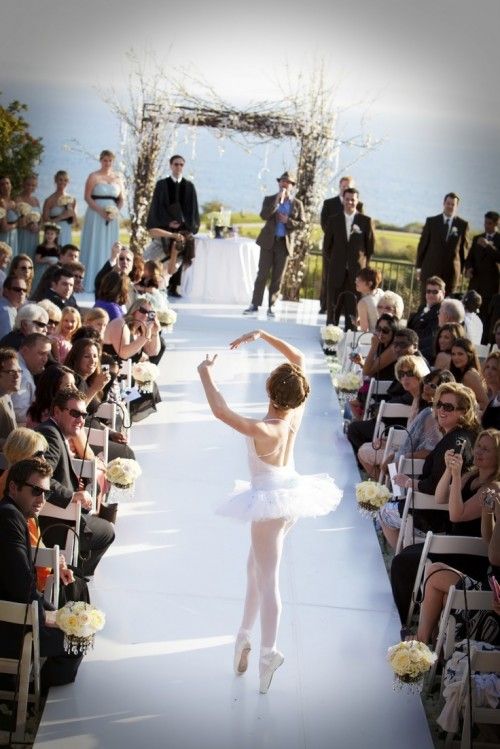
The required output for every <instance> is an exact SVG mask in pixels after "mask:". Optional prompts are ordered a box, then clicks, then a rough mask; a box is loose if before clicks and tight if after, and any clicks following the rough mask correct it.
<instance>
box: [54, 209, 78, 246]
mask: <svg viewBox="0 0 500 749" xmlns="http://www.w3.org/2000/svg"><path fill="white" fill-rule="evenodd" d="M65 210H66V207H65V206H63V205H53V206H52V208H51V209H50V211H49V216H50V220H51V221H54V223H56V224H57V225H58V227H59V229H60V231H59V239H58V242H59V244H60V246H61V247H64V245H65V244H73V240H72V238H71V227H72V224H68V222H67V221H57V217H58V216H60V215H61V213H64V211H65Z"/></svg>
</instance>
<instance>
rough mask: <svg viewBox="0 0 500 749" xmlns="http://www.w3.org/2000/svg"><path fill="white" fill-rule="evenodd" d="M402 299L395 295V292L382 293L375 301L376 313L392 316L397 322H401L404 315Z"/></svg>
mask: <svg viewBox="0 0 500 749" xmlns="http://www.w3.org/2000/svg"><path fill="white" fill-rule="evenodd" d="M404 308H405V305H404V302H403V298H402V297H401V296H400V295H399V294H396V292H395V291H384V293H383V294H382V296H381V297H380V298H379V299H378V301H377V313H378V315H379V317H380V315H384V314H386V315H392V316H393V317H395V318H396V319H397V320H401V319H402V318H403V314H404Z"/></svg>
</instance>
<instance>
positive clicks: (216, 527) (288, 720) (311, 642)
mask: <svg viewBox="0 0 500 749" xmlns="http://www.w3.org/2000/svg"><path fill="white" fill-rule="evenodd" d="M177 309H178V311H179V319H178V323H177V325H176V327H175V330H174V332H173V333H172V334H171V335H169V336H168V351H167V353H166V355H165V356H164V359H163V362H162V365H161V380H160V383H159V384H160V389H161V393H162V396H163V402H162V404H160V406H159V409H158V413H157V414H154V415H153V416H152V417H150V418H148V419H147V420H146V421H145V422H142V423H140V424H136V425H134V427H133V435H132V446H133V447H134V449H135V450H136V452H137V457H138V460H139V461H140V463H141V466H142V471H143V475H142V477H141V478H140V479H139V481H138V482H137V486H136V495H135V499H134V500H132V501H128V502H127V503H126V504H125V503H123V504H122V505H121V506H120V510H119V518H118V522H117V526H116V531H117V539H116V542H115V544H114V548H112V549H111V550H110V551H109V552H108V554H107V555H106V557H105V558H104V559H103V560H102V562H101V564H100V566H99V568H98V570H97V572H96V575H95V579H94V581H93V583H92V588H91V595H92V599H93V603H94V604H95V605H97V606H99V607H101V608H102V609H103V610H104V611H105V612H106V616H107V623H106V627H105V629H104V630H103V631H102V633H100V634H99V635H98V636H97V638H96V644H95V649H94V651H92V652H91V654H90V655H88V656H87V657H86V658H85V660H84V662H83V664H82V666H81V668H80V672H79V675H78V679H77V681H76V683H75V684H73V685H70V686H67V687H59V688H57V689H52V690H51V692H50V694H49V698H48V702H47V705H46V709H45V712H44V715H43V720H42V723H41V726H40V730H39V733H38V737H37V741H36V744H35V746H36V747H51V748H53V749H56V748H57V749H59V748H60V749H63V748H64V749H67V748H68V747H71V749H95V747H100V748H102V749H114V748H115V747H116V748H117V749H118V748H120V749H126V748H127V747H131V748H133V749H137V748H138V747H144V749H146V748H147V749H156V748H158V749H159V748H160V747H168V749H267V748H269V749H331V748H332V747H338V749H350V748H352V749H364V747H370V749H379V748H380V749H387V747H405V748H408V749H412V748H413V747H415V749H417V747H418V749H425V748H426V747H432V741H431V738H430V734H429V730H428V726H427V722H426V719H425V715H424V711H423V708H422V706H421V703H420V700H419V698H418V697H415V696H407V695H402V694H399V693H395V692H394V691H393V689H392V673H391V670H390V668H389V666H388V664H387V662H386V660H385V656H386V650H387V647H388V646H389V645H391V644H393V643H395V642H397V641H398V639H399V624H398V618H397V615H396V612H395V610H394V607H393V603H392V596H391V591H390V586H389V582H388V579H387V575H386V572H385V569H384V565H383V561H382V557H381V554H380V550H379V546H378V542H377V538H376V535H375V532H374V530H373V526H372V523H371V522H370V521H367V520H365V519H363V518H362V517H361V516H360V515H359V514H358V512H357V510H356V508H355V501H354V491H353V486H354V484H355V482H356V481H357V480H358V479H359V474H358V471H357V468H356V464H355V460H354V457H353V454H352V451H351V449H350V447H349V445H348V444H347V442H346V439H345V437H344V436H343V434H342V432H341V425H340V417H339V411H338V404H337V400H336V396H335V392H334V391H333V388H332V386H331V383H330V377H329V374H328V372H327V370H326V367H325V364H324V359H323V355H322V352H321V348H320V346H319V342H318V327H317V325H311V324H307V315H306V316H304V307H302V306H301V305H299V312H297V309H296V308H295V307H293V306H292V307H291V308H289V310H288V312H287V314H286V315H285V314H284V315H283V316H282V320H276V321H272V322H267V320H265V318H262V317H261V319H260V320H259V321H258V323H256V321H252V320H250V319H245V318H242V316H241V308H230V307H227V308H221V307H218V308H217V307H209V306H205V307H201V306H195V305H189V304H182V303H181V304H179V305H178V306H177ZM295 320H299V321H302V323H303V324H295V322H294V321H295ZM257 325H258V326H260V327H267V329H269V330H270V331H271V332H275V333H276V334H277V335H279V336H283V337H286V338H288V339H289V340H291V341H293V342H294V343H295V344H296V345H298V346H299V347H301V348H302V349H303V350H304V351H305V352H306V353H307V356H308V362H309V375H310V379H311V385H312V394H311V396H310V399H309V403H308V408H307V410H306V417H305V419H304V423H303V427H302V431H301V434H300V436H299V439H298V441H297V446H296V456H295V457H296V464H297V468H298V470H299V471H301V472H303V473H314V472H321V471H327V472H329V473H330V474H332V475H333V476H334V477H335V478H336V480H337V482H338V484H339V485H340V486H341V487H342V488H343V489H344V491H345V494H344V498H343V501H342V504H341V505H340V508H339V509H338V510H337V512H335V513H333V514H331V515H329V516H327V517H323V518H319V519H316V520H314V519H309V520H302V521H300V522H299V523H298V524H297V525H296V526H295V528H294V529H293V531H292V533H291V534H290V536H289V537H288V538H287V542H286V549H285V553H284V558H283V564H282V571H281V590H282V597H283V615H282V621H281V628H280V634H279V640H278V645H279V647H280V649H281V650H282V651H283V652H284V654H285V663H284V664H283V666H282V667H281V668H280V669H279V670H278V671H277V672H276V674H275V677H274V680H273V683H272V685H271V689H270V691H269V693H268V694H267V695H259V693H258V670H257V661H258V650H259V638H258V632H257V631H256V632H255V638H254V650H253V651H252V654H251V662H250V667H249V670H248V672H247V673H246V675H245V676H243V677H236V676H234V675H233V672H232V654H233V640H234V635H235V633H236V630H237V628H238V625H239V620H240V615H241V608H242V602H243V596H244V582H245V563H246V557H247V549H248V535H249V531H248V528H247V527H246V526H244V525H239V524H234V523H233V522H232V521H230V520H228V519H225V518H221V517H219V516H216V515H214V508H215V507H216V506H217V504H218V503H219V502H220V501H221V499H223V498H225V496H226V495H227V494H228V492H230V491H231V489H232V487H233V480H234V479H238V478H240V479H246V478H247V468H246V456H245V444H244V438H243V437H240V436H238V435H237V434H236V433H234V432H232V431H231V430H230V429H229V428H228V427H226V426H224V425H223V424H221V423H219V422H216V421H215V419H214V418H213V417H212V416H211V414H210V412H209V409H208V407H207V405H206V401H205V399H204V395H203V392H202V388H201V385H200V383H199V379H198V376H197V372H196V366H197V364H198V363H199V362H200V361H201V359H202V358H204V356H205V354H206V353H214V352H217V353H218V354H219V357H218V360H217V365H216V377H217V381H218V383H219V384H220V387H221V390H222V392H223V394H224V395H225V397H226V399H227V400H228V402H229V403H230V405H231V406H232V407H234V408H235V409H236V410H239V411H242V412H243V413H246V414H248V415H263V414H264V413H265V408H266V398H265V387H264V385H265V379H266V375H267V373H268V372H269V370H270V369H271V368H272V367H273V366H275V365H276V364H277V363H278V362H279V361H280V358H279V356H278V355H277V354H276V353H275V352H273V351H272V350H271V349H270V348H269V347H266V345H265V344H263V343H262V342H258V343H257V344H254V345H252V346H248V347H245V348H244V349H241V350H238V351H235V352H231V351H229V349H228V345H227V344H228V342H229V341H230V340H232V339H233V338H235V337H237V335H239V334H240V333H241V332H245V331H248V330H250V329H252V328H253V327H256V326H257Z"/></svg>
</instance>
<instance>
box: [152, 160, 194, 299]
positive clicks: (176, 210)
mask: <svg viewBox="0 0 500 749" xmlns="http://www.w3.org/2000/svg"><path fill="white" fill-rule="evenodd" d="M169 163H170V169H171V176H170V177H167V178H166V179H160V180H159V181H158V182H157V183H156V186H155V190H154V193H153V200H152V201H151V206H150V209H149V214H148V219H147V222H146V227H147V228H148V229H149V233H150V235H151V236H152V237H153V238H154V239H160V240H161V242H162V244H163V245H164V247H165V251H166V252H165V254H166V255H167V257H168V256H169V252H170V245H171V243H172V236H173V235H176V234H179V233H180V234H182V235H183V236H184V237H185V238H184V242H183V245H179V246H181V248H182V252H181V253H180V254H181V256H182V264H181V266H180V267H179V269H178V270H177V271H176V272H175V273H174V274H173V275H172V276H171V277H170V280H169V283H168V293H169V295H170V296H173V297H179V296H180V294H179V293H178V291H177V287H178V286H179V284H180V282H181V274H182V266H183V265H184V266H186V267H188V266H189V265H191V263H192V261H193V258H194V239H193V235H194V234H197V233H198V229H199V228H200V214H199V212H198V197H197V195H196V189H195V186H194V185H193V183H192V182H189V181H188V180H187V179H184V177H183V176H182V171H183V169H184V164H185V162H184V158H183V157H182V156H179V154H175V156H172V157H171V158H170V162H169ZM176 244H178V243H177V242H176Z"/></svg>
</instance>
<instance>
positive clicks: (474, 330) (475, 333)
mask: <svg viewBox="0 0 500 749" xmlns="http://www.w3.org/2000/svg"><path fill="white" fill-rule="evenodd" d="M482 302H483V300H482V298H481V295H480V294H478V293H477V291H474V290H471V291H468V292H467V293H466V294H464V296H463V298H462V304H463V305H464V309H465V320H464V327H465V330H466V333H467V338H468V339H469V340H470V341H472V343H473V344H474V346H479V344H480V343H481V340H482V337H483V323H482V321H481V318H480V317H479V314H478V313H479V310H480V308H481V304H482Z"/></svg>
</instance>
